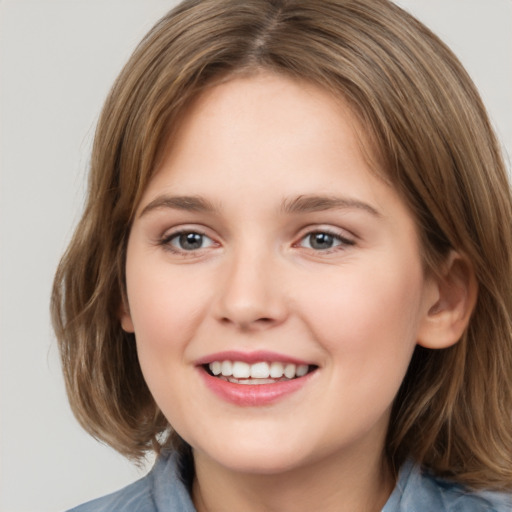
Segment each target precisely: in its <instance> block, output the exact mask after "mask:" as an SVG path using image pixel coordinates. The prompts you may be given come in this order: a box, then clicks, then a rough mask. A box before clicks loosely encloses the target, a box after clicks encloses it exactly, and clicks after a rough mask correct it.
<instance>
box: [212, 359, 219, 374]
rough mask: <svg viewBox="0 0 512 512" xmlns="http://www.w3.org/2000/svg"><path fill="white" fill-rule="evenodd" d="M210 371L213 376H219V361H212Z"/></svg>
mask: <svg viewBox="0 0 512 512" xmlns="http://www.w3.org/2000/svg"><path fill="white" fill-rule="evenodd" d="M210 370H211V372H212V373H213V375H220V374H221V372H222V363H221V362H220V361H214V362H213V363H211V364H210Z"/></svg>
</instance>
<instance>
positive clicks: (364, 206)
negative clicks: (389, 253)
mask: <svg viewBox="0 0 512 512" xmlns="http://www.w3.org/2000/svg"><path fill="white" fill-rule="evenodd" d="M335 209H357V210H364V211H366V212H368V213H371V214H372V215H375V216H376V217H380V216H381V215H380V213H379V212H378V211H377V210H376V209H375V208H374V207H373V206H371V205H369V204H368V203H365V202H364V201H360V200H358V199H354V198H351V197H339V196H319V195H300V196H298V197H295V198H293V199H291V200H285V201H283V205H282V211H283V212H284V213H312V212H322V211H325V210H335Z"/></svg>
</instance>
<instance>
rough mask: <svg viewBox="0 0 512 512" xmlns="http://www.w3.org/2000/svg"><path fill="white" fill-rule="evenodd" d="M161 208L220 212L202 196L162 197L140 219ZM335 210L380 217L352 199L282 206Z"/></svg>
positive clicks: (302, 200) (315, 198)
mask: <svg viewBox="0 0 512 512" xmlns="http://www.w3.org/2000/svg"><path fill="white" fill-rule="evenodd" d="M161 208H171V209H174V210H183V211H189V212H199V213H213V212H216V211H218V208H216V207H215V206H214V204H213V203H212V202H210V201H208V200H207V199H205V198H204V197H201V196H168V195H161V196H158V197H157V198H156V199H154V200H153V201H151V202H150V203H149V204H147V205H146V206H145V207H144V209H143V210H142V212H141V213H140V215H139V217H142V216H143V215H146V214H147V213H149V212H151V211H153V210H157V209H161ZM335 209H358V210H363V211H366V212H368V213H370V214H372V215H374V216H376V217H380V213H379V212H378V211H377V210H376V209H375V208H374V207H373V206H371V205H369V204H368V203H365V202H363V201H360V200H358V199H354V198H350V197H339V196H323V195H300V196H297V197H294V198H291V199H284V200H283V202H282V204H281V211H282V212H283V213H286V214H293V213H313V212H321V211H326V210H335Z"/></svg>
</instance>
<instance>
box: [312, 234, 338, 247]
mask: <svg viewBox="0 0 512 512" xmlns="http://www.w3.org/2000/svg"><path fill="white" fill-rule="evenodd" d="M310 243H311V247H312V248H313V249H330V248H331V247H332V244H333V236H332V235H329V234H327V233H315V234H314V235H311V242H310Z"/></svg>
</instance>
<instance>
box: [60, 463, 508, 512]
mask: <svg viewBox="0 0 512 512" xmlns="http://www.w3.org/2000/svg"><path fill="white" fill-rule="evenodd" d="M69 512H196V509H195V508H194V505H193V503H192V500H191V499H190V495H189V493H188V491H187V488H186V487H185V485H184V484H183V483H182V481H181V479H180V475H179V471H178V466H177V461H176V456H175V455H174V454H163V455H162V456H160V457H159V459H158V460H157V462H156V464H155V466H154V467H153V469H152V470H151V471H150V472H149V473H148V474H147V475H146V476H145V477H144V478H142V479H140V480H138V481H137V482H135V483H133V484H131V485H129V486H127V487H125V488H124V489H121V490H120V491H117V492H115V493H113V494H109V495H108V496H104V497H103V498H98V499H96V500H93V501H90V502H88V503H85V504H83V505H80V506H78V507H76V508H73V509H71V510H70V511H69ZM382 512H512V496H511V495H508V494H500V493H493V492H478V493H477V492H469V491H467V490H466V489H465V488H463V487H461V486H459V485H456V484H453V483H451V482H448V481H446V480H442V479H439V478H435V477H433V476H432V475H430V474H428V473H427V472H424V471H422V470H421V469H420V468H419V467H418V466H416V465H415V464H413V463H412V462H411V461H408V462H406V463H405V464H404V466H403V467H402V469H401V470H400V475H399V477H398V482H397V485H396V487H395V489H394V491H393V493H392V494H391V496H390V497H389V500H388V501H387V503H386V505H385V506H384V508H383V509H382Z"/></svg>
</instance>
